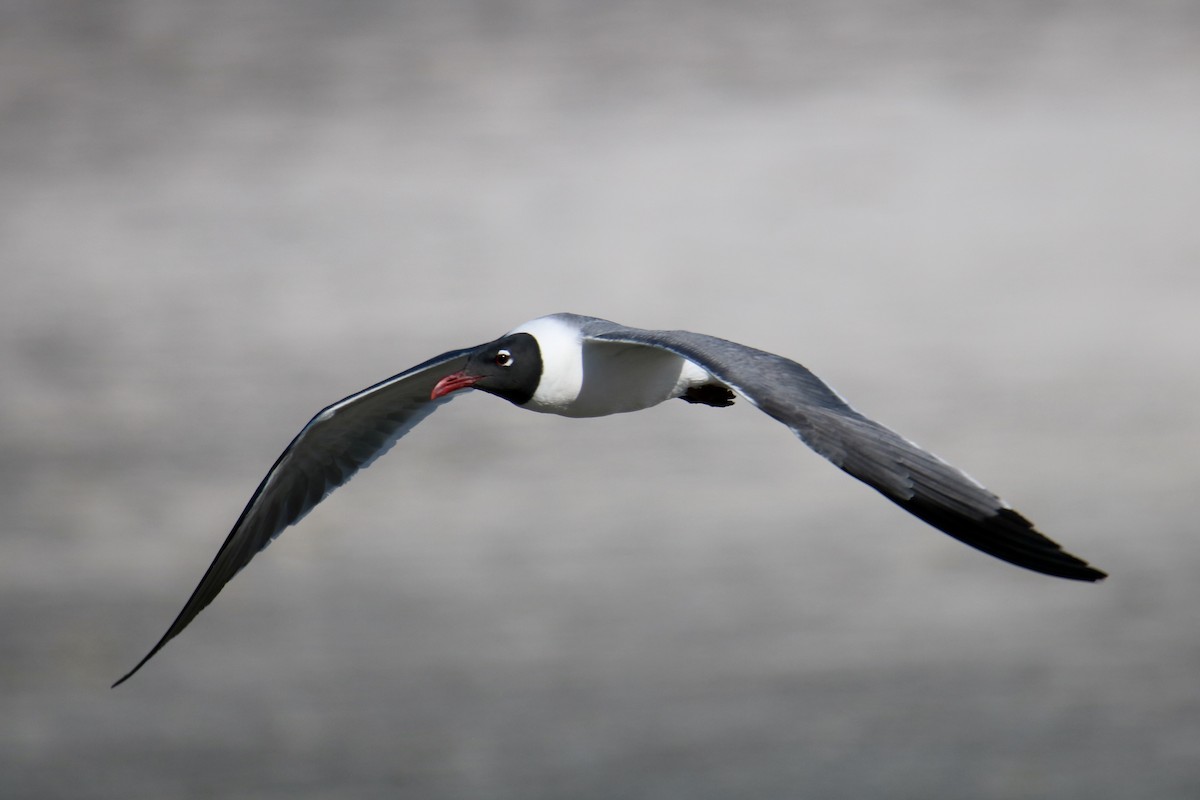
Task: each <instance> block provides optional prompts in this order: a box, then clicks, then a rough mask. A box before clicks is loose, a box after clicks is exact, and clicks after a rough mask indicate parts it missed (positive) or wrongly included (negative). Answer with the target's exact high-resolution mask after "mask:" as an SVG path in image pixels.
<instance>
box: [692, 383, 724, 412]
mask: <svg viewBox="0 0 1200 800" xmlns="http://www.w3.org/2000/svg"><path fill="white" fill-rule="evenodd" d="M733 396H734V395H733V392H732V391H731V390H730V389H729V387H727V386H721V385H720V384H716V383H706V384H704V385H703V386H693V387H691V388H690V389H688V390H687V391H686V392H684V393H683V394H681V395H680V396H679V399H680V400H687V401H688V402H689V403H702V404H703V405H706V406H712V407H713V408H725V407H726V406H731V405H733Z"/></svg>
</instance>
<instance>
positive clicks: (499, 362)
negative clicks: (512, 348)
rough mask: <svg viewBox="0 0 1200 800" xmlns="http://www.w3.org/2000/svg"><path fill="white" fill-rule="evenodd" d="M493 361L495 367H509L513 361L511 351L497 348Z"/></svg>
mask: <svg viewBox="0 0 1200 800" xmlns="http://www.w3.org/2000/svg"><path fill="white" fill-rule="evenodd" d="M495 361H496V366H497V367H511V366H512V363H513V357H512V353H510V352H508V351H507V350H497V351H496V358H495Z"/></svg>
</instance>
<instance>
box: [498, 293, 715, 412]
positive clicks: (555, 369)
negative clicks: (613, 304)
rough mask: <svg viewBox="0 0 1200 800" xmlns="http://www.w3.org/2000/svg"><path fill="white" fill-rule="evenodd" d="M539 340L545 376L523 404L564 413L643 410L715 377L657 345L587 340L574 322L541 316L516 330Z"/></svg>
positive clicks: (545, 410) (543, 374) (541, 409)
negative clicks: (572, 323)
mask: <svg viewBox="0 0 1200 800" xmlns="http://www.w3.org/2000/svg"><path fill="white" fill-rule="evenodd" d="M512 332H513V333H519V332H523V333H528V334H531V335H532V336H533V337H534V338H535V339H537V341H538V348H539V349H540V350H541V354H542V378H541V381H540V383H539V384H538V388H537V391H535V392H534V394H533V398H532V399H531V400H530V401H529V402H528V403H526V404H525V405H524V406H523V407H524V408H528V409H530V410H531V411H541V412H543V413H547V414H560V415H562V416H564V417H602V416H605V415H607V414H620V413H623V412H627V411H640V410H641V409H643V408H649V407H650V406H654V405H658V404H659V403H661V402H663V401H664V400H669V399H671V398H673V397H679V396H680V395H681V394H683V393H684V392H685V391H687V389H688V387H690V386H698V385H700V384H704V383H708V382H710V381H711V380H712V378H711V376H710V375H709V374H708V373H707V372H706V371H705V370H703V369H701V368H700V367H699V366H697V365H696V364H693V363H692V362H691V361H688V360H687V359H685V358H681V357H680V356H677V355H675V354H674V353H670V352H668V351H666V350H660V349H658V348H656V347H642V346H638V345H628V344H620V343H616V342H597V341H585V340H583V339H582V337H581V336H580V335H579V331H578V330H576V329H575V328H574V326H572V325H570V324H568V323H566V322H564V321H563V320H561V319H556V318H554V317H541V318H539V319H535V320H533V321H532V322H527V323H525V324H524V325H522V326H520V327H519V328H516V329H515V330H514V331H512Z"/></svg>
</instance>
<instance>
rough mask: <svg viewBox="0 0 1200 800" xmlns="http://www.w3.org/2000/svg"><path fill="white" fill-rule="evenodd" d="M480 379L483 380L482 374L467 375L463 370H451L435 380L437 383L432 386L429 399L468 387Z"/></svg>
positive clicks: (435, 398)
mask: <svg viewBox="0 0 1200 800" xmlns="http://www.w3.org/2000/svg"><path fill="white" fill-rule="evenodd" d="M481 380H483V376H482V375H469V374H468V373H467V372H466V371H465V370H463V371H461V372H452V373H450V374H449V375H447V376H446V377H444V378H442V379H441V380H440V381H438V382H437V385H436V386H434V387H433V391H432V392H430V394H429V399H430V400H437V399H438V398H439V397H444V396H446V395H448V394H450V393H451V392H457V391H458V390H459V389H467V388H470V387H471V386H474V385H475V384H476V383H478V382H479V381H481Z"/></svg>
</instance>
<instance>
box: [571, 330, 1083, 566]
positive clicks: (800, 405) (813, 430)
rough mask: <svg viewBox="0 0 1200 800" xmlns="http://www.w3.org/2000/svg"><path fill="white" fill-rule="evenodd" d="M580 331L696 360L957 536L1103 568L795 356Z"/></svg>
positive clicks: (694, 339) (663, 335)
mask: <svg viewBox="0 0 1200 800" xmlns="http://www.w3.org/2000/svg"><path fill="white" fill-rule="evenodd" d="M584 335H585V337H586V338H587V339H589V340H591V341H597V342H621V343H625V344H634V345H643V346H650V347H658V348H662V349H664V350H668V351H670V352H672V353H675V354H677V355H680V356H683V357H684V358H686V359H688V360H689V361H692V362H694V363H696V364H698V365H699V366H701V367H703V368H704V369H705V370H707V371H708V372H709V373H710V374H711V375H712V376H713V377H714V378H716V379H717V380H719V381H721V382H722V383H724V384H726V385H727V386H729V387H730V388H731V389H733V390H734V391H736V392H738V393H739V394H741V395H743V396H745V397H746V399H747V400H749V401H750V402H752V403H753V404H754V405H756V406H758V407H759V408H760V409H762V410H763V411H764V412H766V413H767V414H769V415H770V416H772V417H774V418H775V419H777V420H779V421H780V422H782V423H783V424H784V425H787V426H788V427H789V428H791V429H792V431H793V432H795V434H796V435H797V436H799V437H800V439H801V440H802V441H803V442H804V443H805V444H807V445H808V446H809V447H811V448H812V449H813V450H815V451H817V452H818V453H820V454H821V455H822V456H824V457H825V458H827V459H829V460H830V461H832V462H833V463H834V464H836V465H837V466H838V467H840V468H841V469H843V470H844V471H846V472H847V473H849V474H850V475H853V476H854V477H855V478H858V479H859V480H860V481H862V482H863V483H865V484H867V485H868V486H871V487H873V488H875V489H877V490H878V491H879V492H881V493H882V494H883V495H884V496H885V497H887V498H888V499H889V500H891V501H892V502H894V503H896V504H897V505H898V506H900V507H901V508H903V509H904V510H905V511H908V512H909V513H911V514H914V515H916V516H917V517H919V518H920V519H923V520H924V521H926V522H928V523H929V524H930V525H933V526H934V527H935V528H938V529H939V530H941V531H943V532H945V533H948V534H949V535H951V536H953V537H954V538H955V539H958V540H959V541H961V542H964V543H966V544H968V545H970V546H972V547H974V548H977V549H979V550H982V551H983V552H985V553H988V554H990V555H993V556H995V557H996V558H1000V559H1003V560H1004V561H1007V562H1009V563H1011V564H1016V565H1017V566H1020V567H1025V568H1027V569H1031V570H1034V571H1036V572H1042V573H1045V574H1047V575H1055V576H1058V577H1061V578H1071V579H1073V580H1081V581H1096V580H1100V579H1101V578H1104V577H1105V574H1104V573H1103V572H1101V571H1100V570H1098V569H1095V568H1094V567H1091V566H1089V565H1088V564H1087V562H1085V561H1083V560H1082V559H1079V558H1076V557H1075V556H1073V555H1071V554H1069V553H1066V552H1064V551H1063V550H1062V548H1061V547H1060V546H1059V545H1058V544H1056V543H1055V542H1053V541H1051V540H1050V539H1048V538H1047V537H1046V536H1044V535H1042V534H1041V533H1039V532H1038V531H1037V530H1035V529H1034V527H1033V525H1032V524H1031V523H1030V522H1029V521H1028V520H1026V519H1025V518H1024V517H1022V516H1021V515H1020V514H1018V513H1017V512H1016V511H1014V510H1013V509H1012V508H1010V507H1009V506H1008V504H1006V503H1005V502H1004V501H1003V500H1001V499H1000V498H999V497H997V496H996V495H994V494H992V493H991V492H989V491H988V490H987V489H985V488H984V487H983V486H981V485H980V484H979V483H977V482H976V481H975V480H973V479H972V478H971V477H970V476H968V475H967V474H965V473H964V472H962V471H960V470H958V469H956V468H954V467H952V466H951V465H949V464H947V463H946V462H945V461H943V460H941V459H940V458H938V457H937V456H935V455H933V454H932V453H928V452H926V451H924V450H922V449H921V448H919V447H917V446H916V445H915V444H913V443H912V442H910V441H908V440H907V439H905V438H904V437H902V436H900V435H899V434H897V433H895V432H894V431H892V430H889V429H888V428H885V427H884V426H882V425H880V424H879V423H877V422H875V421H873V420H870V419H868V418H867V417H865V416H863V415H862V414H860V413H858V412H857V411H855V410H854V409H853V408H851V407H850V406H849V405H848V404H847V403H846V401H845V400H843V399H842V398H841V397H840V396H838V394H837V393H836V392H834V391H833V390H832V389H830V388H829V387H828V386H827V385H826V384H825V383H823V382H822V381H821V380H820V379H819V378H818V377H817V376H816V375H814V374H812V373H811V372H809V371H808V370H807V369H806V368H804V367H803V366H801V365H800V364H797V363H796V362H795V361H791V360H789V359H786V358H783V357H781V356H777V355H774V354H773V353H767V352H764V351H762V350H755V349H754V348H752V347H746V346H744V345H740V344H736V343H735V342H729V341H726V340H724V339H718V338H716V337H713V336H704V335H702V334H697V333H689V332H687V331H648V330H640V329H636V328H626V327H623V326H620V325H616V324H614V323H608V322H606V321H603V320H594V321H590V322H589V323H587V324H586V325H584Z"/></svg>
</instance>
